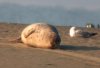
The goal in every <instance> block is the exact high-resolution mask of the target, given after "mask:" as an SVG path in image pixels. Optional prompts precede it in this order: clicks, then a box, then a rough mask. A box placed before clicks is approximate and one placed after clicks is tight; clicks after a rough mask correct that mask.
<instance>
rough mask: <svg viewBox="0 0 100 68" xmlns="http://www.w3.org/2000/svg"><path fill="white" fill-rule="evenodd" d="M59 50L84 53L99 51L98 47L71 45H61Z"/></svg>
mask: <svg viewBox="0 0 100 68" xmlns="http://www.w3.org/2000/svg"><path fill="white" fill-rule="evenodd" d="M59 49H61V50H75V51H76V50H84V51H90V50H100V47H95V46H92V47H89V46H73V45H61V46H60V48H59Z"/></svg>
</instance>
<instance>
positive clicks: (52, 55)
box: [0, 23, 100, 68]
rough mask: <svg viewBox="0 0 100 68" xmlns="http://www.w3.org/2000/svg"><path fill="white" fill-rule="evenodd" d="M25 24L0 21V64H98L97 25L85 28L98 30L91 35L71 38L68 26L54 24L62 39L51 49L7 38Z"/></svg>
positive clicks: (32, 67)
mask: <svg viewBox="0 0 100 68" xmlns="http://www.w3.org/2000/svg"><path fill="white" fill-rule="evenodd" d="M25 26H27V24H11V23H9V24H4V23H0V68H100V29H85V30H86V31H90V32H96V33H97V35H96V36H93V37H90V38H80V37H79V38H70V37H69V36H68V30H69V27H64V26H57V29H58V31H59V33H60V35H61V39H62V42H61V46H60V48H59V49H54V50H52V49H40V48H33V47H27V46H26V45H24V44H23V43H17V42H10V41H11V40H14V39H16V38H18V37H19V36H20V33H21V31H22V30H23V28H25ZM89 57H90V58H89Z"/></svg>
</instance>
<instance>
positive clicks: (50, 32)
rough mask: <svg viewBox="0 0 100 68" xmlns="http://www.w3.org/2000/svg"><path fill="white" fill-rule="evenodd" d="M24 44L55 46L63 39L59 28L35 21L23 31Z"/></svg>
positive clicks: (45, 46)
mask: <svg viewBox="0 0 100 68" xmlns="http://www.w3.org/2000/svg"><path fill="white" fill-rule="evenodd" d="M21 40H22V42H23V43H24V44H26V45H29V46H33V47H37V48H55V47H58V46H59V45H60V42H61V39H60V36H59V33H58V31H57V29H56V28H55V27H54V26H52V25H50V24H45V23H35V24H31V25H29V26H27V27H26V28H25V29H24V30H23V31H22V33H21Z"/></svg>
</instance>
